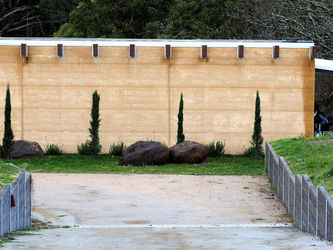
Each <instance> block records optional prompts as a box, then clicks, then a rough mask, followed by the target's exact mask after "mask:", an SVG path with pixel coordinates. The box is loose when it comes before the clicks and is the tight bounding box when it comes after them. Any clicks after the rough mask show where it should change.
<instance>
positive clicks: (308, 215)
mask: <svg viewBox="0 0 333 250" xmlns="http://www.w3.org/2000/svg"><path fill="white" fill-rule="evenodd" d="M265 147H266V151H265V152H266V153H265V171H266V173H267V175H268V178H269V179H270V181H271V184H272V186H273V187H274V188H275V190H276V193H277V195H278V197H279V198H280V199H281V201H282V203H283V204H284V206H285V207H286V209H287V211H288V213H289V215H290V216H291V217H292V218H293V221H294V226H295V227H297V228H299V229H301V230H302V231H304V232H309V233H311V234H313V235H317V236H319V237H321V238H324V239H327V240H333V199H332V198H331V196H330V195H329V194H328V192H327V191H326V190H325V188H324V187H321V186H318V188H316V187H315V186H314V185H313V184H312V182H311V181H310V179H309V177H308V176H307V175H300V174H296V175H294V174H293V173H292V171H291V169H290V168H289V166H288V164H287V162H286V161H285V160H284V158H283V157H277V155H276V153H275V152H274V150H273V147H272V145H271V144H270V143H269V142H266V145H265Z"/></svg>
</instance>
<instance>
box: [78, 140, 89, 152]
mask: <svg viewBox="0 0 333 250" xmlns="http://www.w3.org/2000/svg"><path fill="white" fill-rule="evenodd" d="M77 152H78V154H79V155H91V148H90V141H86V142H85V143H81V145H77Z"/></svg>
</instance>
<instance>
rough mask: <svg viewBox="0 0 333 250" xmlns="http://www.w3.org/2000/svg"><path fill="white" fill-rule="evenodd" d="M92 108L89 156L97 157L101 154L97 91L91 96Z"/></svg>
mask: <svg viewBox="0 0 333 250" xmlns="http://www.w3.org/2000/svg"><path fill="white" fill-rule="evenodd" d="M92 99H93V101H92V107H91V121H90V126H91V127H90V128H89V132H90V138H91V141H90V153H91V155H98V154H99V153H100V152H101V149H102V146H101V145H100V144H99V132H98V130H99V125H100V122H101V120H100V119H99V101H100V96H99V94H98V93H97V90H95V92H94V93H93V95H92Z"/></svg>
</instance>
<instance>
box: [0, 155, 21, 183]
mask: <svg viewBox="0 0 333 250" xmlns="http://www.w3.org/2000/svg"><path fill="white" fill-rule="evenodd" d="M19 172H20V171H19V170H18V169H16V168H14V167H11V166H8V165H7V164H5V163H4V162H3V161H2V162H1V164H0V189H1V186H2V185H3V184H9V183H12V182H13V181H14V180H15V178H16V176H17V174H18V173H19Z"/></svg>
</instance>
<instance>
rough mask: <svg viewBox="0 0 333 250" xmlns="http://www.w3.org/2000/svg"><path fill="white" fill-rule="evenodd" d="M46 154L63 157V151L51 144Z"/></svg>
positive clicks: (47, 147)
mask: <svg viewBox="0 0 333 250" xmlns="http://www.w3.org/2000/svg"><path fill="white" fill-rule="evenodd" d="M45 153H46V154H47V155H62V154H63V151H62V150H61V148H60V147H59V146H58V145H56V144H50V145H47V146H46V150H45Z"/></svg>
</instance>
